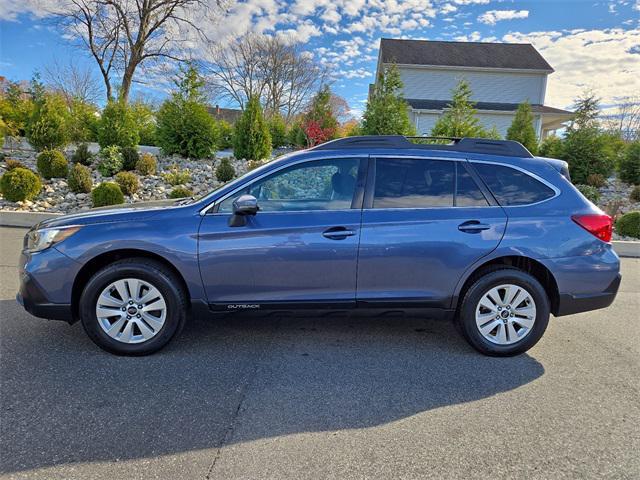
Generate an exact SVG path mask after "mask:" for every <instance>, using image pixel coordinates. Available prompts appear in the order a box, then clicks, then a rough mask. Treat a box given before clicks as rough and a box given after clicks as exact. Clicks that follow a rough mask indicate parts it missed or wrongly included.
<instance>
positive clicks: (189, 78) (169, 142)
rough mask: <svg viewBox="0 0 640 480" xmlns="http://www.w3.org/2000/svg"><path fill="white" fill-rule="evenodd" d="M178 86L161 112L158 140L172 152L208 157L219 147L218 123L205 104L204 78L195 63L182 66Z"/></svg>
mask: <svg viewBox="0 0 640 480" xmlns="http://www.w3.org/2000/svg"><path fill="white" fill-rule="evenodd" d="M174 83H175V85H176V89H175V91H174V92H173V94H172V95H171V98H170V99H168V100H165V102H164V103H163V104H162V106H161V107H160V110H159V111H158V115H157V128H156V133H155V140H156V141H157V144H158V146H159V147H160V148H161V149H162V151H163V152H164V153H166V154H168V155H171V154H174V153H177V154H179V155H182V156H183V157H190V158H206V157H208V156H210V155H211V154H213V152H214V151H215V148H216V143H217V138H218V131H217V126H216V122H215V120H214V119H213V117H212V116H211V115H209V112H208V111H207V107H206V105H205V103H204V101H205V96H204V94H203V93H202V87H203V86H204V81H203V80H202V78H201V77H200V75H199V74H198V71H197V70H196V68H195V67H194V66H193V65H188V66H187V67H186V68H181V69H180V74H179V75H178V77H177V79H176V80H175V81H174Z"/></svg>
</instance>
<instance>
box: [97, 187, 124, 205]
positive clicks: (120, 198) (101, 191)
mask: <svg viewBox="0 0 640 480" xmlns="http://www.w3.org/2000/svg"><path fill="white" fill-rule="evenodd" d="M91 200H92V201H93V206H94V207H104V206H106V205H118V204H120V203H124V195H123V194H122V190H120V186H119V185H118V184H117V183H113V182H103V183H101V184H100V185H98V186H97V187H96V188H94V189H93V190H92V191H91Z"/></svg>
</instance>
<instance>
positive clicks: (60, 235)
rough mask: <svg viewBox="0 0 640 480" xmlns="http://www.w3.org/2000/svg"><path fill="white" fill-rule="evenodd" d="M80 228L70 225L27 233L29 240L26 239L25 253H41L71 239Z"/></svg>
mask: <svg viewBox="0 0 640 480" xmlns="http://www.w3.org/2000/svg"><path fill="white" fill-rule="evenodd" d="M80 228H81V227H80V226H79V225H70V226H68V227H59V228H42V229H39V230H31V231H30V232H29V233H27V238H26V239H25V251H27V252H30V253H34V252H40V251H42V250H44V249H46V248H49V247H50V246H52V245H55V244H56V243H60V242H61V241H63V240H64V239H66V238H69V237H70V236H71V235H73V234H74V233H76V232H77V231H78V230H80Z"/></svg>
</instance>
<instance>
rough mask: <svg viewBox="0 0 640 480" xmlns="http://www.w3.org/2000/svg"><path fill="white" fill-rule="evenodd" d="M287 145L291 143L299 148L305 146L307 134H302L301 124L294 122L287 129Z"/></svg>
mask: <svg viewBox="0 0 640 480" xmlns="http://www.w3.org/2000/svg"><path fill="white" fill-rule="evenodd" d="M287 137H288V139H287V140H288V141H289V145H293V146H295V147H299V148H305V147H306V146H307V136H306V135H305V134H304V129H303V128H302V124H300V123H299V122H296V123H294V124H293V127H291V128H290V129H289V134H288V135H287Z"/></svg>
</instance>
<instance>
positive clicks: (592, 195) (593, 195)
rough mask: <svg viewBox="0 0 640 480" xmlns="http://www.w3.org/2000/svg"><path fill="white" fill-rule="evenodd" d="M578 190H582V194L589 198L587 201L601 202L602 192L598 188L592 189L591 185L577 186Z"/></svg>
mask: <svg viewBox="0 0 640 480" xmlns="http://www.w3.org/2000/svg"><path fill="white" fill-rule="evenodd" d="M576 188H577V189H578V190H580V193H582V195H584V196H585V197H587V200H589V201H590V202H593V203H598V200H600V192H599V191H598V189H597V188H596V187H592V186H591V185H576Z"/></svg>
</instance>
